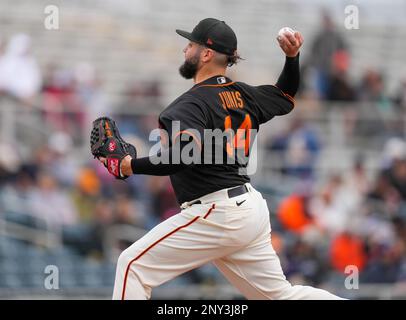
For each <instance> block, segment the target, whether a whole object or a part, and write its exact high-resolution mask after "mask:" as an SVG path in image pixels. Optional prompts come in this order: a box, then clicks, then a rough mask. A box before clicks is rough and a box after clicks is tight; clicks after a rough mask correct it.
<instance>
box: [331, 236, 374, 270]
mask: <svg viewBox="0 0 406 320" xmlns="http://www.w3.org/2000/svg"><path fill="white" fill-rule="evenodd" d="M330 259H331V260H330V262H331V265H332V266H333V268H334V269H336V270H337V271H339V272H342V273H344V272H345V271H346V268H347V266H356V267H357V268H358V270H359V271H362V270H363V269H364V267H365V264H366V262H367V256H366V252H365V248H364V244H363V241H362V239H360V238H359V237H358V236H356V235H354V234H351V233H349V232H343V233H341V234H339V235H337V236H336V237H335V238H334V239H333V241H332V243H331V246H330Z"/></svg>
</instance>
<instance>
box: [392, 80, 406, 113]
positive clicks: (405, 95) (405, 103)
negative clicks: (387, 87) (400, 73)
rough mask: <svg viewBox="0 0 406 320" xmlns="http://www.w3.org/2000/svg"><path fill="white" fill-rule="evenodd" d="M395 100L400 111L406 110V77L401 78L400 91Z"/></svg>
mask: <svg viewBox="0 0 406 320" xmlns="http://www.w3.org/2000/svg"><path fill="white" fill-rule="evenodd" d="M393 102H394V103H395V104H396V105H397V107H398V110H399V111H400V112H405V111H406V78H404V79H403V80H401V82H400V85H399V89H398V92H397V93H396V95H395V98H394V99H393Z"/></svg>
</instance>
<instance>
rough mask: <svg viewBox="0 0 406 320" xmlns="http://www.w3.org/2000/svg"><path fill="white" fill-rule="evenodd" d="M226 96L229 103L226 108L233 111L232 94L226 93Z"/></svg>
mask: <svg viewBox="0 0 406 320" xmlns="http://www.w3.org/2000/svg"><path fill="white" fill-rule="evenodd" d="M226 95H227V98H228V101H229V107H228V108H229V109H235V107H234V103H233V96H232V94H231V93H230V92H228V91H226Z"/></svg>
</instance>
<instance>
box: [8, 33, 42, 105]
mask: <svg viewBox="0 0 406 320" xmlns="http://www.w3.org/2000/svg"><path fill="white" fill-rule="evenodd" d="M30 48H31V39H30V37H29V36H28V35H26V34H17V35H15V36H13V37H12V38H11V40H10V42H9V44H8V46H7V48H6V50H5V53H4V55H3V56H1V57H0V92H5V93H6V94H9V95H11V96H13V97H15V98H17V99H19V100H21V101H22V102H24V103H26V104H28V105H30V104H32V103H33V99H34V97H35V95H36V94H37V93H39V92H40V89H41V82H42V80H41V72H40V69H39V67H38V64H37V61H36V59H35V58H34V57H33V56H32V54H31V52H30Z"/></svg>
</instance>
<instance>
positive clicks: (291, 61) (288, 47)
mask: <svg viewBox="0 0 406 320" xmlns="http://www.w3.org/2000/svg"><path fill="white" fill-rule="evenodd" d="M277 40H278V43H279V46H280V47H281V49H282V51H283V52H284V53H285V55H286V60H285V65H284V67H283V70H282V73H281V74H280V76H279V78H278V81H277V82H276V84H275V85H276V87H278V88H279V89H280V90H282V91H283V93H285V94H286V95H288V97H290V98H292V99H293V97H294V96H295V94H296V92H297V90H298V88H299V82H300V72H299V50H300V47H301V46H302V44H303V37H302V35H301V34H300V32H298V31H295V33H294V34H291V33H289V32H287V33H284V34H281V35H279V36H278V37H277Z"/></svg>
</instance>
